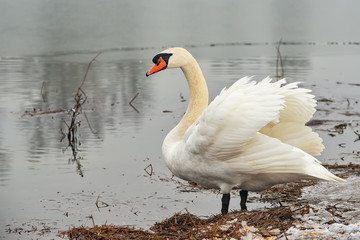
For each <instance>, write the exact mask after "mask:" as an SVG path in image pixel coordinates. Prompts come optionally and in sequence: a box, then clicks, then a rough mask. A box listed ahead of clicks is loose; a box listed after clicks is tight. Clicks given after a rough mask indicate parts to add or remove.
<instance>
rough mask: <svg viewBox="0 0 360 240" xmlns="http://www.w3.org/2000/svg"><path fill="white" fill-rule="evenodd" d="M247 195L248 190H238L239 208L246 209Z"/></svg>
mask: <svg viewBox="0 0 360 240" xmlns="http://www.w3.org/2000/svg"><path fill="white" fill-rule="evenodd" d="M247 197H248V191H246V190H241V191H240V207H241V210H247V207H246V200H247Z"/></svg>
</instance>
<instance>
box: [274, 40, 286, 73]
mask: <svg viewBox="0 0 360 240" xmlns="http://www.w3.org/2000/svg"><path fill="white" fill-rule="evenodd" d="M281 43H282V39H280V40H279V43H278V45H277V47H276V50H277V58H276V78H277V79H279V78H283V77H284V66H283V61H282V58H281V53H280V46H281ZM279 64H280V70H281V72H280V74H279Z"/></svg>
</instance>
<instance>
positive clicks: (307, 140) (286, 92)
mask: <svg viewBox="0 0 360 240" xmlns="http://www.w3.org/2000/svg"><path fill="white" fill-rule="evenodd" d="M298 84H299V83H298V82H296V83H290V84H287V85H285V86H282V87H281V88H280V89H279V90H278V91H277V92H276V93H277V94H280V95H282V96H284V98H283V99H284V100H285V107H284V108H283V109H282V110H281V111H280V116H279V119H276V120H274V121H272V122H270V123H269V124H267V125H266V126H265V127H263V128H262V129H261V130H260V132H261V133H264V134H266V135H268V136H270V137H274V138H277V139H279V140H281V141H282V142H284V143H287V144H290V145H292V146H294V147H298V148H300V149H301V150H303V151H305V152H307V153H309V154H311V155H320V153H321V152H322V150H323V149H324V148H325V147H324V145H322V139H321V138H320V137H319V135H318V134H317V133H315V132H313V131H312V129H311V128H310V127H307V126H304V125H305V123H306V122H308V121H309V120H310V119H311V117H312V116H313V114H314V113H315V111H316V110H315V106H316V101H315V99H314V95H312V94H310V92H311V90H308V89H304V88H298Z"/></svg>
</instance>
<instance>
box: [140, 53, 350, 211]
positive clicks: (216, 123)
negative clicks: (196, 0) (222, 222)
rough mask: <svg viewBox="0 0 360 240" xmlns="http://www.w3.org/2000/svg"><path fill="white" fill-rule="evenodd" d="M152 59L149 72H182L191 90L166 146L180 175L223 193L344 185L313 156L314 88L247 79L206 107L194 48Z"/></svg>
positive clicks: (317, 147)
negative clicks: (293, 184) (310, 182)
mask: <svg viewBox="0 0 360 240" xmlns="http://www.w3.org/2000/svg"><path fill="white" fill-rule="evenodd" d="M153 61H154V63H156V65H155V66H154V68H152V69H151V70H150V71H149V72H148V73H147V75H150V74H153V73H155V72H157V71H160V70H163V69H165V68H177V67H179V68H181V69H182V71H183V72H184V74H185V77H186V79H187V81H188V84H189V88H190V102H189V106H188V108H187V111H186V113H185V115H184V116H183V118H182V119H181V121H180V122H179V124H178V125H177V126H176V127H175V128H174V129H172V130H171V131H170V133H169V134H168V135H167V136H166V138H165V140H164V143H163V146H162V151H163V156H164V159H165V162H166V165H167V166H168V168H169V169H170V170H171V172H172V173H173V174H174V175H175V176H177V177H179V178H182V179H184V180H188V181H192V182H195V183H197V184H199V185H202V186H204V187H208V188H218V189H220V191H221V193H223V194H224V196H225V194H229V193H230V191H231V189H232V188H233V187H239V188H241V189H243V190H246V191H262V190H265V189H267V188H269V187H271V186H273V185H275V184H279V183H285V182H290V181H294V180H298V179H322V180H329V181H337V182H342V181H344V180H343V179H341V178H339V177H337V176H335V175H333V174H332V173H330V172H329V171H328V170H326V169H325V168H324V167H323V166H322V165H321V164H320V162H319V161H318V160H317V159H315V158H314V157H313V156H311V155H319V154H320V153H321V151H322V150H323V148H324V146H323V145H322V139H321V138H320V137H319V135H318V134H317V133H314V132H312V130H311V128H310V127H307V126H305V123H306V122H307V121H309V120H310V119H311V117H312V115H313V114H314V112H315V108H314V107H315V105H316V101H315V100H314V96H313V95H311V94H309V92H310V90H307V89H303V88H298V86H297V85H298V83H291V84H286V85H285V83H286V82H285V80H284V79H282V80H279V81H277V82H273V83H272V82H271V79H270V78H265V79H264V80H262V81H260V82H259V83H256V82H254V81H251V78H250V77H244V78H242V79H240V80H238V81H237V82H235V83H234V84H233V85H232V86H231V87H229V88H228V89H224V90H223V91H222V92H221V93H220V94H219V95H218V96H217V97H216V98H215V99H214V100H213V101H212V102H211V103H210V105H208V89H207V86H206V82H205V79H204V76H203V74H202V72H201V69H200V67H199V65H198V63H197V62H196V60H195V59H194V58H193V57H192V55H191V54H190V53H189V52H188V51H186V50H185V49H182V48H170V49H167V50H165V51H163V52H162V53H160V54H158V55H157V56H155V57H154V59H153ZM246 194H247V192H246ZM229 196H230V195H228V197H229ZM225 201H228V200H225ZM245 201H246V198H245ZM227 204H228V203H227ZM244 206H245V205H244ZM227 207H228V205H227ZM223 208H224V199H223ZM225 210H226V211H225ZM225 210H224V212H227V209H225Z"/></svg>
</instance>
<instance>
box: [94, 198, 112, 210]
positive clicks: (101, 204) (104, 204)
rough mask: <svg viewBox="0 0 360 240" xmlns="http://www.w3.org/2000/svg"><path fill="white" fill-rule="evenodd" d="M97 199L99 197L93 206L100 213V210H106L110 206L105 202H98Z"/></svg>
mask: <svg viewBox="0 0 360 240" xmlns="http://www.w3.org/2000/svg"><path fill="white" fill-rule="evenodd" d="M99 198H100V195H99V196H98V197H97V199H96V202H95V205H96V208H97V209H98V211H99V212H100V208H106V207H109V206H110V205H109V204H107V203H106V202H103V201H99Z"/></svg>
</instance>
